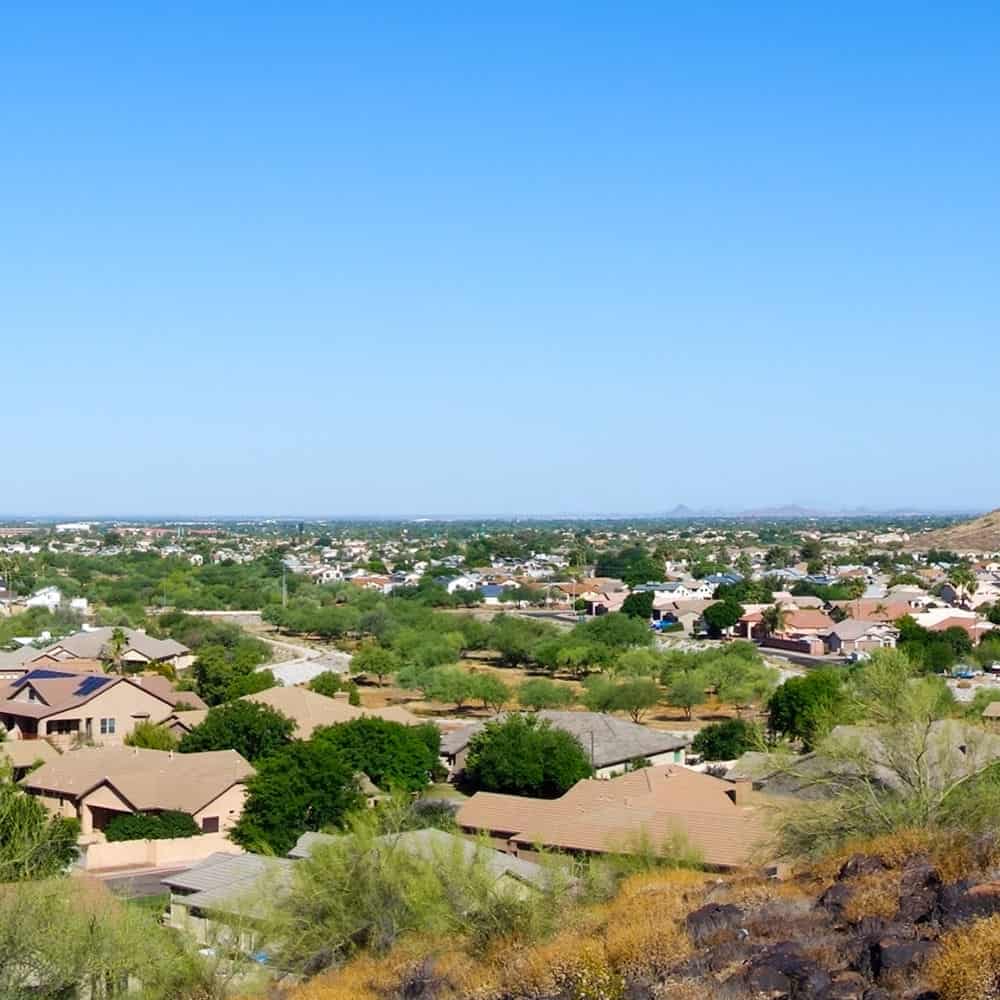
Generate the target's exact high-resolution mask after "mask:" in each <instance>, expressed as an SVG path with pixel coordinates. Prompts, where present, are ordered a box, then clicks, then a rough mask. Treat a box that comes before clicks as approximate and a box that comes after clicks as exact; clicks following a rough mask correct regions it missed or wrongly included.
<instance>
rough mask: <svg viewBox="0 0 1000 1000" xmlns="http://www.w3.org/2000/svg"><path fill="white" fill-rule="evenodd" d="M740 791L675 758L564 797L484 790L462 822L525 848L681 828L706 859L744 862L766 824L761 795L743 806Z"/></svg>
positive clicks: (655, 839)
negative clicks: (678, 763) (736, 797)
mask: <svg viewBox="0 0 1000 1000" xmlns="http://www.w3.org/2000/svg"><path fill="white" fill-rule="evenodd" d="M732 789H733V786H732V785H731V784H729V783H728V782H724V781H722V780H720V779H718V778H713V777H710V776H709V775H705V774H699V773H698V772H695V771H691V770H688V769H686V768H683V767H678V766H675V765H671V764H668V765H664V766H662V767H653V768H643V769H641V770H639V771H633V772H631V773H630V774H626V775H624V776H623V777H621V778H615V779H613V780H611V781H600V780H592V779H588V780H585V781H581V782H578V783H577V784H576V785H574V786H573V788H571V789H570V790H569V791H568V792H567V793H566V794H565V795H563V796H562V797H561V798H559V799H552V800H544V799H529V798H521V797H519V796H515V795H496V794H489V793H483V792H479V793H477V794H476V795H474V796H472V798H471V799H469V800H468V801H467V802H465V803H464V804H463V805H462V807H461V809H460V810H459V812H458V823H459V825H460V826H461V827H462V828H463V829H465V830H469V831H479V830H487V831H490V832H492V833H494V834H502V835H504V836H506V837H508V839H511V840H514V841H515V842H517V843H518V844H520V845H522V846H524V847H531V846H533V845H535V844H541V845H543V846H546V847H550V848H554V849H558V850H567V851H586V852H591V853H607V852H613V851H615V850H624V849H627V848H628V847H629V846H630V842H631V841H634V839H635V838H636V837H645V838H648V839H649V840H650V841H651V842H652V843H653V844H654V845H656V844H660V843H662V842H663V841H664V839H666V838H667V837H668V836H671V835H676V834H678V833H680V834H683V835H684V836H686V837H687V839H688V842H689V843H690V844H691V846H692V847H694V848H695V849H696V850H698V851H699V852H700V853H701V854H702V857H703V858H704V860H705V863H706V864H709V865H712V866H717V867H723V868H730V867H741V866H745V865H749V864H750V863H751V862H752V861H753V860H754V855H755V848H756V846H757V845H759V844H760V843H762V842H763V840H764V839H765V836H766V829H765V826H764V823H763V819H762V817H761V815H760V811H759V807H758V805H759V801H760V800H759V799H758V798H757V797H756V796H755V795H753V794H752V793H751V795H750V800H749V801H750V802H751V803H752V804H751V805H748V806H738V805H736V804H735V803H734V801H733V799H732V798H731V797H730V795H729V792H730V791H732Z"/></svg>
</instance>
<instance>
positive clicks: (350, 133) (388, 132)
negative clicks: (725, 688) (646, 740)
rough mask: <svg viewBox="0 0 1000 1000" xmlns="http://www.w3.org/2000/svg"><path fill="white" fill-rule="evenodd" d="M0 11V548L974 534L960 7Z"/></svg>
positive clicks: (984, 26) (987, 206)
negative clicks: (635, 516)
mask: <svg viewBox="0 0 1000 1000" xmlns="http://www.w3.org/2000/svg"><path fill="white" fill-rule="evenodd" d="M17 6H18V7H19V8H20V9H19V10H14V9H7V10H5V11H4V13H3V15H2V20H0V94H2V101H0V136H2V147H0V226H2V230H0V232H2V237H0V366H2V371H3V379H2V383H0V384H2V404H0V405H2V411H3V414H4V419H3V427H4V435H3V439H4V440H3V445H2V451H0V455H2V457H3V462H2V466H0V470H2V471H0V511H3V512H8V513H9V512H21V513H29V512H33V513H46V512H64V513H70V512H73V513H78V514H92V515H96V514H99V513H102V512H116V513H122V512H133V513H147V514H152V513H165V512H177V513H180V512H186V513H248V512H259V513H279V512H281V513H313V514H321V513H330V514H338V513H340V514H347V513H372V514H375V513H414V514H419V513H425V512H437V513H466V512H467V513H471V512H476V513H482V512H495V513H527V512H556V511H560V512H561V511H653V510H657V509H666V508H668V507H671V506H673V505H674V504H675V503H679V502H684V503H687V504H690V505H692V506H699V505H720V504H721V505H726V506H731V507H732V506H735V507H739V506H749V505H757V504H765V503H803V504H821V505H824V506H839V505H842V504H847V505H859V504H868V505H878V506H894V505H928V506H951V507H969V508H974V507H982V508H986V507H994V506H998V505H1000V461H998V455H1000V448H998V434H997V406H998V403H997V386H998V376H1000V329H998V326H1000V324H998V306H1000V183H998V164H1000V130H998V122H997V108H998V107H1000V64H998V60H997V58H996V51H997V43H998V40H1000V11H997V9H996V8H995V7H994V9H993V10H992V11H990V10H989V5H986V4H976V5H972V4H968V5H965V4H956V5H941V4H938V5H922V4H916V5H915V4H904V3H881V4H871V3H856V4H837V5H828V7H827V9H825V10H821V9H820V7H819V6H818V5H815V4H801V3H787V4H768V3H754V4H746V3H728V4H709V3H705V4H702V3H689V4H680V3H648V4H647V3H632V4H611V3H607V4H597V3H595V4H580V3H548V4H538V3H531V4H527V3H524V4H522V3H510V2H508V3H503V4H493V5H486V4H478V3H454V4H450V3H441V4H413V3H405V4H404V3H400V4H384V3H383V4H379V3H373V4H336V3H333V4H331V3H323V4H315V5H313V4H310V3H298V4H277V3H274V4H272V3H266V2H257V3H252V4H245V3H239V4H237V3H224V2H223V3H214V4H191V5H184V4H181V5H166V4H159V5H156V4H153V5H149V4H125V3H118V4H108V5H100V6H99V7H98V6H97V5H88V4H79V3H73V4H59V3H48V4H35V5H33V4H21V5H17ZM932 6H933V7H936V8H937V9H936V10H931V9H930V8H931V7H932ZM157 7H158V8H160V10H159V11H156V10H151V9H150V8H157ZM168 8H169V9H168ZM184 8H190V9H188V10H185V9H184Z"/></svg>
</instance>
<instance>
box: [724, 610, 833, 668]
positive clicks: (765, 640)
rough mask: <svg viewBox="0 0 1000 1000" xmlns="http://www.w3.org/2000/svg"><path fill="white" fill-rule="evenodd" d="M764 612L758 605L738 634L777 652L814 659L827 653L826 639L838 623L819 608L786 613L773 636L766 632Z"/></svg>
mask: <svg viewBox="0 0 1000 1000" xmlns="http://www.w3.org/2000/svg"><path fill="white" fill-rule="evenodd" d="M764 611H765V609H764V608H761V607H760V606H759V605H758V606H756V607H754V608H753V609H752V610H747V611H746V613H745V614H744V615H743V617H742V618H741V619H740V620H739V622H737V625H736V631H737V634H738V635H740V636H742V637H743V638H745V639H756V640H757V641H759V642H760V643H761V644H762V645H765V646H771V647H774V648H775V649H787V650H791V651H792V652H798V653H808V654H809V655H811V656H821V655H822V654H823V653H825V652H826V645H825V643H824V641H823V636H826V635H829V634H830V632H831V630H832V629H833V626H834V625H835V622H834V621H833V619H832V618H830V617H829V616H828V615H826V614H825V613H824V612H822V611H820V610H818V609H816V608H798V609H796V610H785V611H784V624H783V626H782V627H781V629H780V630H779V631H777V632H775V633H774V634H769V633H768V632H767V631H766V629H765V628H764Z"/></svg>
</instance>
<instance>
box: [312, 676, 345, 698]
mask: <svg viewBox="0 0 1000 1000" xmlns="http://www.w3.org/2000/svg"><path fill="white" fill-rule="evenodd" d="M341 688H342V685H341V683H340V675H339V674H336V673H334V672H333V671H332V670H324V671H323V673H321V674H317V675H316V676H315V677H314V678H313V679H312V680H311V681H310V682H309V690H310V691H315V692H316V694H321V695H325V696H326V697H327V698H332V697H333V696H334V695H335V694H337V692H338V691H340V690H341Z"/></svg>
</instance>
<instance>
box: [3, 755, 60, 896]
mask: <svg viewBox="0 0 1000 1000" xmlns="http://www.w3.org/2000/svg"><path fill="white" fill-rule="evenodd" d="M79 832H80V828H79V825H78V824H77V822H76V820H70V819H64V818H62V817H57V816H50V815H49V814H48V813H47V812H46V810H45V807H44V806H43V805H42V804H41V802H39V801H38V799H36V798H34V796H31V795H28V794H27V793H25V792H23V791H22V790H21V789H20V788H18V787H17V785H15V784H13V783H12V781H11V780H10V773H9V772H7V773H6V774H5V775H0V883H3V882H23V881H25V880H27V879H40V878H48V877H50V876H53V875H57V874H58V873H59V872H60V871H62V870H63V869H64V868H66V867H67V866H68V865H69V864H70V862H72V861H73V859H74V858H76V856H77V848H76V838H77V836H78V835H79Z"/></svg>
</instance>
